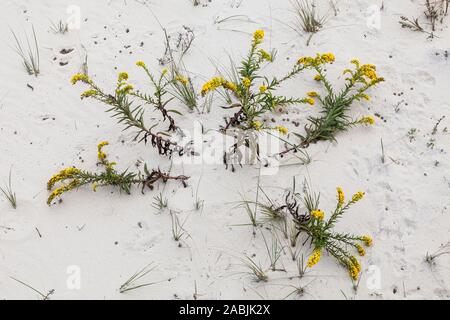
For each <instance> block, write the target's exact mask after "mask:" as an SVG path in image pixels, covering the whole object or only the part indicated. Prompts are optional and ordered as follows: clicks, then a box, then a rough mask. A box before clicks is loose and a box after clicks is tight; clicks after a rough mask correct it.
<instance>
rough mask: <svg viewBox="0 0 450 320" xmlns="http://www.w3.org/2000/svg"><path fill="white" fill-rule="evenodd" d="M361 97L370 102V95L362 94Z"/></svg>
mask: <svg viewBox="0 0 450 320" xmlns="http://www.w3.org/2000/svg"><path fill="white" fill-rule="evenodd" d="M360 97H361V98H363V99H364V100H367V101H370V96H369V95H368V94H365V93H361V94H360Z"/></svg>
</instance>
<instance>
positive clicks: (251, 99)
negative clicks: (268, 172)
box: [201, 30, 312, 134]
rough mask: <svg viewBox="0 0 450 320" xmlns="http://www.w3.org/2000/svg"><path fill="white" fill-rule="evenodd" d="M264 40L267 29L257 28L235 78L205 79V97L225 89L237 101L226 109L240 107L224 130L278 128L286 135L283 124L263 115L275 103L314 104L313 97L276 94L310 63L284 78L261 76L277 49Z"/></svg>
mask: <svg viewBox="0 0 450 320" xmlns="http://www.w3.org/2000/svg"><path fill="white" fill-rule="evenodd" d="M263 39H264V31H263V30H256V31H255V32H254V34H253V39H252V42H251V47H250V52H249V53H248V55H247V57H246V58H245V59H244V60H243V61H242V62H241V64H240V66H239V67H235V66H234V65H233V68H234V69H235V70H232V72H231V75H232V78H233V79H225V78H224V77H222V76H219V77H214V78H212V79H211V80H210V81H208V82H206V83H205V84H204V85H203V87H202V90H201V94H202V96H205V95H206V94H207V93H208V92H211V91H214V90H226V91H228V92H229V93H231V94H232V96H233V98H234V99H235V103H231V104H230V105H229V106H228V107H226V109H237V111H236V112H235V113H234V115H233V116H232V117H230V118H229V119H227V120H226V123H225V125H224V126H223V127H222V131H226V130H228V129H233V128H237V129H241V130H244V131H245V130H253V131H255V130H256V131H260V130H265V129H267V130H277V131H279V132H281V133H282V134H287V129H286V128H285V127H283V126H271V125H269V124H265V123H263V122H262V121H261V116H262V115H264V114H266V113H268V112H271V111H274V110H275V107H276V106H282V105H283V106H286V105H293V104H300V103H303V104H307V103H311V102H312V99H310V98H308V97H304V98H288V97H285V96H279V95H277V94H276V93H275V91H276V89H278V88H279V87H280V86H281V85H282V84H283V83H284V82H285V81H287V80H289V79H292V78H294V77H295V76H297V75H298V74H299V73H301V72H302V71H303V70H305V69H307V68H310V66H309V65H303V64H296V65H295V66H294V67H293V68H292V70H291V71H290V72H288V73H287V74H286V75H284V76H283V77H281V78H276V77H273V78H271V79H269V78H268V77H267V76H264V75H260V71H261V68H262V67H263V66H264V65H265V64H266V63H270V62H272V61H273V60H274V55H275V52H272V53H269V52H267V51H266V50H264V49H261V48H260V44H261V43H262V42H263Z"/></svg>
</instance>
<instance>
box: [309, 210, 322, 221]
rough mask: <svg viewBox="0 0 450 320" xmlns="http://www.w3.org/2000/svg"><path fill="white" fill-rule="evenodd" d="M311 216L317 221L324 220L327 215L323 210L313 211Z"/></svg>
mask: <svg viewBox="0 0 450 320" xmlns="http://www.w3.org/2000/svg"><path fill="white" fill-rule="evenodd" d="M311 215H312V216H313V217H315V218H316V219H319V220H323V218H324V216H325V213H324V212H323V211H322V210H313V211H311Z"/></svg>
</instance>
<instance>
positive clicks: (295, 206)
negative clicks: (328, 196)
mask: <svg viewBox="0 0 450 320" xmlns="http://www.w3.org/2000/svg"><path fill="white" fill-rule="evenodd" d="M363 197H364V192H361V191H359V192H357V193H355V194H354V195H353V196H352V197H351V198H350V199H349V200H347V201H346V199H345V195H344V191H343V190H342V188H340V187H338V188H337V204H336V207H335V208H334V210H333V211H331V213H330V216H329V218H328V219H326V218H325V216H326V214H325V211H322V210H321V209H320V194H318V193H315V192H312V191H311V190H310V189H309V187H307V186H305V187H304V191H303V193H296V192H295V190H294V191H293V192H288V193H287V195H286V196H285V197H284V205H281V206H280V205H277V204H276V203H275V202H273V205H272V206H271V210H272V211H277V212H278V216H284V217H286V219H287V218H288V217H290V218H291V219H292V221H293V222H294V225H295V228H296V233H295V235H293V237H292V238H293V241H292V243H293V245H294V246H295V244H296V243H297V238H299V237H300V236H301V235H304V238H306V240H304V242H303V243H304V244H306V243H307V242H308V241H309V243H310V244H311V246H312V248H313V251H312V254H311V255H310V256H309V258H308V260H307V263H306V267H308V268H312V267H313V266H314V265H316V264H317V263H318V262H319V260H320V259H321V256H322V253H323V252H324V251H326V252H328V253H329V254H330V255H331V256H333V257H334V258H336V259H337V261H338V262H339V263H340V264H341V265H343V266H344V267H345V268H346V269H347V270H348V271H349V274H350V276H351V278H352V279H353V280H357V279H358V277H359V274H360V272H361V265H360V262H359V261H358V259H357V258H356V257H355V255H354V254H353V253H352V252H351V250H352V249H353V250H355V251H356V252H357V253H358V254H359V255H360V256H364V255H365V254H366V250H365V248H364V247H363V245H365V246H367V247H370V246H371V245H372V238H371V237H370V236H367V235H363V236H360V235H354V234H351V233H342V232H336V231H334V227H335V225H336V223H337V222H338V220H339V219H340V218H342V216H343V215H344V214H345V212H347V211H348V210H349V209H350V207H351V206H352V205H354V204H355V203H357V202H358V201H360V200H361V199H362V198H363ZM297 259H299V258H298V257H297ZM298 263H299V273H300V274H304V272H305V268H304V267H303V263H300V261H298Z"/></svg>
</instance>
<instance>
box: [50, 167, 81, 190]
mask: <svg viewBox="0 0 450 320" xmlns="http://www.w3.org/2000/svg"><path fill="white" fill-rule="evenodd" d="M78 173H80V170H79V169H77V168H73V167H70V168H66V169H63V170H61V171H60V172H58V173H57V174H55V175H53V176H52V177H51V178H50V180H49V181H48V182H47V190H51V189H52V188H53V186H54V185H55V184H56V183H57V182H59V181H63V180H66V179H70V178H73V177H74V176H75V175H77V174H78Z"/></svg>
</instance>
